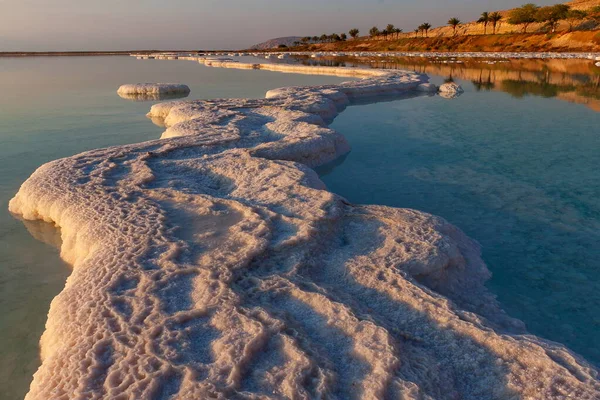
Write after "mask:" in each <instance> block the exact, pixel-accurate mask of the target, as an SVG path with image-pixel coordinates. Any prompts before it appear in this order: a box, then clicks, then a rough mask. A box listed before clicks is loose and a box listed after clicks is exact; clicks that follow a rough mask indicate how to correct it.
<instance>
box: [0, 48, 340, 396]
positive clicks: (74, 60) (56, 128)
mask: <svg viewBox="0 0 600 400" xmlns="http://www.w3.org/2000/svg"><path fill="white" fill-rule="evenodd" d="M347 80H348V78H335V77H327V76H307V75H291V74H277V73H272V72H265V71H240V70H227V69H218V68H207V67H204V66H202V65H199V64H198V63H194V62H191V61H162V60H146V61H139V60H136V59H134V58H131V57H35V58H0V89H2V96H1V97H0V311H1V312H0V387H1V388H2V390H1V392H0V398H2V399H3V400H10V399H19V398H23V396H24V394H25V393H26V392H27V388H28V387H29V383H30V381H31V375H32V374H33V373H34V372H35V370H36V369H37V367H38V365H39V360H38V342H39V338H40V335H41V334H42V332H43V328H44V323H45V321H46V314H47V312H48V308H49V305H50V301H51V300H52V298H53V297H54V296H55V295H56V294H57V293H58V292H59V291H60V290H61V289H62V288H63V286H64V283H65V279H66V278H67V276H68V274H69V266H68V265H66V264H64V263H63V262H62V261H61V260H60V258H59V257H58V251H57V250H56V248H55V247H53V245H52V244H54V246H58V244H59V243H60V239H59V237H58V236H57V235H56V232H55V230H54V228H53V227H51V226H49V225H47V224H43V223H27V225H24V224H23V222H21V221H20V220H17V219H15V218H14V217H13V216H11V215H10V214H9V213H8V211H7V209H8V201H9V200H10V199H11V198H12V196H13V195H14V194H15V193H16V192H17V190H18V188H19V186H20V184H21V183H22V182H23V181H24V180H26V179H27V178H28V177H29V175H31V173H32V172H33V171H34V170H35V169H36V168H37V167H39V166H40V165H42V164H43V163H45V162H48V161H51V160H55V159H57V158H60V157H66V156H69V155H73V154H77V153H80V152H82V151H85V150H89V149H94V148H99V147H106V146H111V145H119V144H125V143H135V142H140V141H144V140H150V139H156V138H158V137H159V136H160V133H161V132H162V131H163V130H164V129H163V128H159V127H157V126H154V125H153V124H152V123H151V122H150V120H148V119H147V118H146V117H145V114H146V113H147V112H148V111H149V109H150V106H151V105H152V104H154V103H155V102H134V101H129V100H125V99H122V98H120V97H119V96H118V95H117V93H116V91H117V88H118V87H119V86H120V85H121V84H124V83H137V82H157V81H160V82H181V83H185V84H187V85H189V86H190V88H191V90H192V92H191V94H190V96H189V98H190V99H194V98H216V97H254V98H259V97H263V96H264V94H265V93H266V91H267V90H269V89H273V88H275V87H281V86H290V85H318V84H324V83H332V82H342V81H347ZM36 238H37V239H40V240H42V241H38V240H36Z"/></svg>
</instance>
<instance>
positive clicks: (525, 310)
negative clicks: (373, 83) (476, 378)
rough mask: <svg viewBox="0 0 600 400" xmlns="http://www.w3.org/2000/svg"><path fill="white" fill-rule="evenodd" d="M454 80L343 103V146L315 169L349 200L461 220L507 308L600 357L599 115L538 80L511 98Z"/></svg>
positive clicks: (544, 332)
mask: <svg viewBox="0 0 600 400" xmlns="http://www.w3.org/2000/svg"><path fill="white" fill-rule="evenodd" d="M484 76H487V74H485V75H484ZM432 78H433V79H432V80H433V81H435V82H437V83H441V82H442V80H443V79H444V78H446V79H447V78H448V76H445V77H442V76H433V77H432ZM580 78H581V77H580ZM584 78H586V76H583V78H582V79H583V80H585V81H586V82H587V81H588V80H587V79H584ZM593 79H596V78H593ZM456 81H457V82H458V83H460V84H461V85H462V86H463V88H464V89H465V93H464V94H463V95H462V96H461V97H459V98H457V99H453V100H446V99H443V98H440V97H437V96H436V97H419V98H416V99H410V100H398V101H394V102H388V103H378V104H372V105H361V106H354V107H350V108H348V109H347V110H346V111H345V112H344V113H342V114H341V115H340V116H339V117H338V118H337V119H336V120H335V121H334V123H333V124H332V127H333V128H335V129H336V130H338V131H340V132H342V133H343V134H344V135H345V136H346V137H347V139H348V140H349V142H350V144H351V146H352V152H351V153H350V154H349V155H348V156H347V157H346V158H345V159H344V160H342V161H338V162H337V163H334V164H332V165H329V166H325V167H323V168H320V169H319V172H320V174H321V177H322V179H323V180H324V182H325V183H326V184H327V186H328V188H329V189H330V190H332V191H334V192H336V193H338V194H340V195H342V196H344V197H346V198H347V199H348V200H349V201H351V202H354V203H366V204H385V205H389V206H397V207H408V208H415V209H418V210H422V211H426V212H430V213H432V214H435V215H439V216H442V217H444V218H446V219H447V220H449V221H450V222H452V223H453V224H455V225H457V226H459V227H460V228H462V229H463V230H464V231H465V232H466V233H467V234H468V235H469V236H471V237H472V238H475V239H476V240H478V241H479V242H480V243H481V244H482V246H483V258H484V260H485V261H486V263H487V265H488V266H489V268H490V270H491V271H492V272H493V278H492V279H491V281H490V282H489V284H488V287H489V288H490V290H492V291H493V292H494V293H495V294H497V296H498V299H499V300H500V302H501V304H502V306H503V307H504V309H506V311H507V312H508V313H509V314H510V315H511V316H513V317H517V318H519V319H521V320H523V321H524V322H525V323H526V324H527V327H528V329H529V331H530V332H532V333H534V334H536V335H539V336H542V337H544V338H547V339H550V340H554V341H558V342H561V343H565V344H567V345H568V346H569V347H570V348H572V349H573V350H575V351H576V352H578V353H580V354H582V355H584V356H585V357H586V358H587V359H588V360H590V361H592V362H594V363H596V364H600V335H598V332H600V173H599V171H598V167H599V166H600V113H598V112H596V111H594V110H593V109H592V108H590V107H591V106H590V104H586V105H587V107H586V105H581V104H574V103H571V102H568V101H564V100H562V99H560V98H559V97H554V98H553V97H552V96H548V95H546V92H543V91H542V92H539V91H538V92H537V93H539V96H534V95H531V91H530V90H529V89H527V88H530V87H531V86H532V85H534V86H535V84H537V83H531V82H522V83H521V85H522V86H521V89H520V90H516V91H515V92H516V93H519V96H518V97H514V92H513V96H511V94H509V93H505V92H502V91H485V90H481V86H480V85H477V82H475V83H473V82H471V81H470V80H468V81H466V80H460V79H456ZM503 83H504V85H506V83H505V82H500V81H497V82H496V86H501V85H502V84H503ZM515 85H516V84H515ZM513 86H514V85H513ZM489 87H490V88H494V84H493V82H492V84H491V85H490V86H489ZM496 88H497V87H496ZM477 89H479V91H478V90H477ZM497 89H498V88H497ZM572 90H573V89H572ZM598 95H600V92H596V96H598Z"/></svg>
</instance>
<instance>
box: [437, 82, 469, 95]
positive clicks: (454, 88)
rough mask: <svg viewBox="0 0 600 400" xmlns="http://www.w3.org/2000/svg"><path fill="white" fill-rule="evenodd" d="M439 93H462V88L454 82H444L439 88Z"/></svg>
mask: <svg viewBox="0 0 600 400" xmlns="http://www.w3.org/2000/svg"><path fill="white" fill-rule="evenodd" d="M439 92H440V93H449V94H460V93H463V92H464V90H463V88H462V87H461V86H460V85H459V84H458V83H455V82H448V83H444V84H443V85H441V86H440V88H439Z"/></svg>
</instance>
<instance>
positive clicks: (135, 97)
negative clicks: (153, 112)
mask: <svg viewBox="0 0 600 400" xmlns="http://www.w3.org/2000/svg"><path fill="white" fill-rule="evenodd" d="M117 94H118V95H119V97H121V98H122V99H125V100H130V101H159V100H174V99H182V98H185V97H188V96H189V95H190V93H189V92H187V93H117Z"/></svg>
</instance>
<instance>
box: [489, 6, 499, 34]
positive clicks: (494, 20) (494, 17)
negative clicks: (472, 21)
mask: <svg viewBox="0 0 600 400" xmlns="http://www.w3.org/2000/svg"><path fill="white" fill-rule="evenodd" d="M501 19H502V15H500V13H499V12H498V11H494V12H493V13H491V14H490V22H491V23H492V28H493V29H494V33H493V34H494V35H495V34H496V26H497V25H498V23H499V22H500V20H501Z"/></svg>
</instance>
